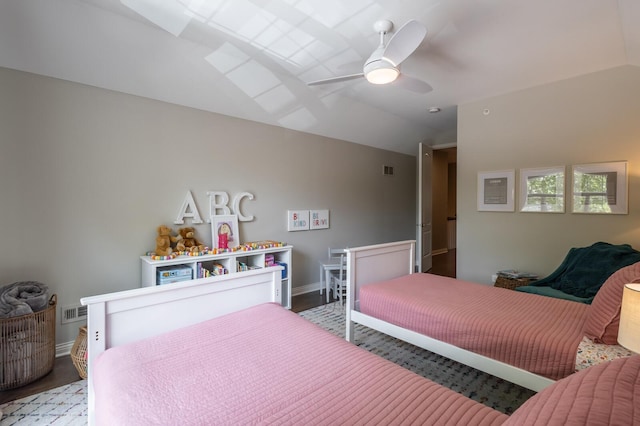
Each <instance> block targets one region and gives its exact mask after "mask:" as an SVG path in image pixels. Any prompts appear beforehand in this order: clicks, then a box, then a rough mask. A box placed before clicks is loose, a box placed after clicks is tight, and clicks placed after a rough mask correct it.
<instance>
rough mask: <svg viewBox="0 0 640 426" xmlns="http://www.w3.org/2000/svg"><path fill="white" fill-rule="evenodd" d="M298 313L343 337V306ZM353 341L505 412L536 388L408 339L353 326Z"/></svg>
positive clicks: (511, 409)
mask: <svg viewBox="0 0 640 426" xmlns="http://www.w3.org/2000/svg"><path fill="white" fill-rule="evenodd" d="M300 315H301V316H302V317H304V318H306V319H308V320H309V321H311V322H313V323H316V324H318V325H319V326H321V327H322V328H324V329H326V330H328V331H330V332H331V333H333V334H335V335H337V336H340V337H342V338H344V335H345V310H344V306H341V305H340V303H338V302H336V303H332V304H330V305H324V306H319V307H317V308H313V309H310V310H308V311H303V312H300ZM354 336H355V344H356V345H358V346H360V347H361V348H364V349H366V350H368V351H369V352H372V353H374V354H376V355H378V356H381V357H383V358H386V359H388V360H390V361H392V362H394V363H396V364H398V365H401V366H402V367H404V368H406V369H408V370H411V371H413V372H414V373H417V374H419V375H421V376H423V377H426V378H428V379H430V380H433V381H434V382H436V383H440V384H441V385H443V386H445V387H448V388H450V389H453V390H454V391H456V392H458V393H461V394H462V395H465V396H467V397H469V398H471V399H473V400H475V401H478V402H481V403H483V404H485V405H488V406H489V407H491V408H494V409H496V410H498V411H501V412H503V413H505V414H511V413H513V412H514V411H515V410H516V409H517V408H518V407H520V405H522V404H523V403H524V402H525V401H526V400H527V399H529V398H530V397H532V396H533V395H534V394H535V392H533V391H531V390H529V389H525V388H523V387H521V386H518V385H515V384H513V383H510V382H507V381H505V380H502V379H500V378H497V377H495V376H492V375H490V374H487V373H483V372H481V371H478V370H476V369H474V368H471V367H468V366H466V365H463V364H460V363H459V362H456V361H452V360H450V359H448V358H444V357H442V356H440V355H436V354H434V353H432V352H429V351H427V350H424V349H421V348H418V347H416V346H413V345H411V344H409V343H406V342H403V341H401V340H398V339H395V338H393V337H390V336H387V335H386V334H383V333H380V332H378V331H374V330H372V329H370V328H368V327H365V326H363V325H360V324H356V326H355V334H354Z"/></svg>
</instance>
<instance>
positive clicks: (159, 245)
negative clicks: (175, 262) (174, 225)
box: [153, 225, 178, 256]
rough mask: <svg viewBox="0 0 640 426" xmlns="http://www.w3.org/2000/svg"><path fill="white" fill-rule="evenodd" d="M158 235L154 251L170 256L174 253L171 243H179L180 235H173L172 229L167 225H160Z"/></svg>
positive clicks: (156, 253) (157, 254)
mask: <svg viewBox="0 0 640 426" xmlns="http://www.w3.org/2000/svg"><path fill="white" fill-rule="evenodd" d="M157 232H158V236H157V237H156V248H155V250H154V251H153V253H154V254H155V255H156V256H169V255H171V254H172V253H173V248H172V247H171V243H177V242H178V237H175V236H173V235H171V233H172V230H171V228H169V227H168V226H166V225H160V226H158V228H157Z"/></svg>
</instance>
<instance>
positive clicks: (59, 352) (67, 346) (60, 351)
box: [56, 341, 73, 358]
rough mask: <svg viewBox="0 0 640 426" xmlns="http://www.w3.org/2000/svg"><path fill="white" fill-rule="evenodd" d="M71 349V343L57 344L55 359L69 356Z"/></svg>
mask: <svg viewBox="0 0 640 426" xmlns="http://www.w3.org/2000/svg"><path fill="white" fill-rule="evenodd" d="M72 347H73V341H71V342H66V343H58V344H57V345H56V358H58V357H61V356H66V355H70V354H71V348H72Z"/></svg>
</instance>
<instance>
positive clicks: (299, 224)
mask: <svg viewBox="0 0 640 426" xmlns="http://www.w3.org/2000/svg"><path fill="white" fill-rule="evenodd" d="M308 230H309V210H287V231H289V232H292V231H308Z"/></svg>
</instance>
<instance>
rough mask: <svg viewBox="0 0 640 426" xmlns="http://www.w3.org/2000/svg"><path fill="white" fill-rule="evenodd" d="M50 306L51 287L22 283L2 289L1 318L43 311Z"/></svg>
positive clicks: (0, 301) (0, 294)
mask: <svg viewBox="0 0 640 426" xmlns="http://www.w3.org/2000/svg"><path fill="white" fill-rule="evenodd" d="M48 305H49V287H47V286H46V285H45V284H42V283H40V282H37V281H20V282H17V283H13V284H9V285H6V286H4V287H2V288H0V318H12V317H18V316H21V315H28V314H32V313H35V312H39V311H42V310H44V309H46V308H47V306H48Z"/></svg>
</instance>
